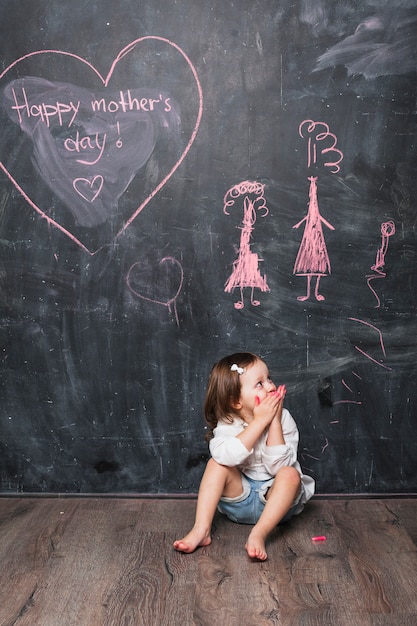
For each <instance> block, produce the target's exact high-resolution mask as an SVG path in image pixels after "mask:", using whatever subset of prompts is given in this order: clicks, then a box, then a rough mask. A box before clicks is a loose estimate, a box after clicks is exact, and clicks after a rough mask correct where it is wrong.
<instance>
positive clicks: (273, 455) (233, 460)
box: [209, 409, 315, 504]
mask: <svg viewBox="0 0 417 626" xmlns="http://www.w3.org/2000/svg"><path fill="white" fill-rule="evenodd" d="M281 424H282V433H283V436H284V440H285V444H284V445H278V446H267V445H266V440H267V437H268V429H266V430H265V432H264V433H263V434H262V435H261V437H260V438H259V439H258V441H257V442H256V444H255V446H254V447H253V448H252V450H248V449H247V448H246V447H245V446H244V444H243V443H242V442H241V441H240V439H238V438H237V435H239V434H240V433H241V432H242V431H243V430H244V429H245V428H246V427H247V424H246V422H245V421H244V420H242V419H241V418H240V417H236V418H234V419H233V421H232V422H226V421H225V420H219V422H218V423H217V427H216V428H215V429H214V431H213V435H214V436H213V439H211V440H210V443H209V447H210V453H211V456H212V457H213V459H214V460H215V461H217V463H219V464H220V465H226V466H228V467H235V466H236V467H238V468H239V470H240V471H241V472H242V473H243V474H245V475H246V476H248V477H249V478H252V479H253V480H268V479H269V478H272V477H274V476H275V475H276V474H277V472H278V470H279V469H280V467H284V466H289V465H290V466H292V467H295V468H296V469H297V470H298V472H299V473H300V476H301V480H302V483H303V485H304V496H303V499H302V503H303V504H305V503H306V502H307V501H308V500H309V499H310V498H311V496H312V495H313V494H314V486H315V482H314V480H313V478H311V476H307V475H305V474H303V473H302V470H301V466H300V464H299V462H298V460H297V450H298V441H299V433H298V428H297V424H296V423H295V421H294V419H293V417H292V415H291V413H290V412H289V411H288V410H287V409H283V410H282V417H281Z"/></svg>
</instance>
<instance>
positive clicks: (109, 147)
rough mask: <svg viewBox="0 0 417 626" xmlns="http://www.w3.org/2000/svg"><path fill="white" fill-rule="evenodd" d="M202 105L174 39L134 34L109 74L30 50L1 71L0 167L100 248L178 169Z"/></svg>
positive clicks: (57, 219) (88, 247)
mask: <svg viewBox="0 0 417 626" xmlns="http://www.w3.org/2000/svg"><path fill="white" fill-rule="evenodd" d="M63 78H64V79H65V81H66V82H63V81H62V79H63ZM202 110H203V96H202V90H201V85H200V81H199V78H198V75H197V72H196V70H195V68H194V66H193V64H192V63H191V61H190V59H189V58H188V57H187V55H186V54H185V53H184V52H183V50H181V48H180V47H179V46H177V45H176V44H175V43H173V42H172V41H169V40H168V39H164V38H162V37H153V36H149V37H142V38H140V39H137V40H135V41H133V42H132V43H131V44H129V45H128V46H126V47H125V48H123V50H121V52H120V53H119V54H118V55H117V57H116V58H115V59H114V60H113V61H112V63H111V66H110V70H109V72H108V74H107V75H104V74H102V73H100V71H99V70H98V69H97V68H96V67H95V66H94V65H93V64H91V63H90V62H89V61H87V60H85V59H83V58H81V57H80V56H77V55H76V54H72V53H69V52H63V51H60V50H41V51H37V52H32V53H30V54H27V55H26V56H23V57H21V58H19V59H17V60H16V61H14V62H13V63H12V64H11V65H9V66H8V67H7V68H6V69H5V70H4V71H3V72H2V73H1V74H0V124H1V128H2V134H1V137H0V169H2V170H3V172H4V173H5V174H6V175H7V176H8V178H9V179H10V180H11V182H12V183H13V184H14V185H15V187H16V188H17V189H18V190H19V192H20V193H21V194H22V196H23V197H24V198H25V200H26V201H27V202H28V203H29V205H30V206H31V207H32V208H33V209H34V210H35V211H36V212H37V213H38V214H39V215H40V216H41V217H43V218H44V219H46V220H47V222H48V223H49V224H51V225H53V226H55V227H56V228H57V229H59V230H60V231H61V232H62V233H64V234H65V235H67V236H68V237H69V238H70V239H71V240H72V241H73V242H74V243H76V244H77V245H78V246H80V247H81V248H82V249H84V250H85V251H86V252H88V253H90V254H95V253H96V252H98V250H100V249H101V248H102V247H103V245H105V244H107V243H109V242H110V241H111V240H113V239H114V238H117V237H119V236H120V235H121V234H122V233H124V232H125V231H126V229H127V228H128V227H129V225H130V224H132V222H133V221H134V220H135V218H136V217H137V216H138V215H139V213H141V211H142V210H143V209H144V208H145V206H146V205H148V204H149V203H150V201H151V200H152V199H153V198H154V196H155V195H156V194H157V193H158V192H159V191H160V190H161V189H162V187H163V186H164V185H165V184H166V183H167V182H168V180H169V179H170V178H171V177H172V175H173V174H174V173H175V172H176V170H177V169H178V167H179V166H180V165H181V163H182V162H183V160H184V159H185V157H186V156H187V154H188V152H189V150H190V148H191V146H192V144H193V142H194V140H195V138H196V135H197V132H198V129H199V126H200V121H201V116H202ZM51 192H52V194H51Z"/></svg>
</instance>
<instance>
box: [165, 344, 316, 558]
mask: <svg viewBox="0 0 417 626" xmlns="http://www.w3.org/2000/svg"><path fill="white" fill-rule="evenodd" d="M284 397H285V386H284V385H280V386H279V387H278V388H277V387H276V386H275V385H274V383H273V382H272V380H271V379H270V378H269V371H268V368H267V366H266V364H265V363H264V362H263V361H262V360H261V359H260V358H259V357H257V356H256V355H254V354H251V353H249V352H242V353H237V354H232V355H231V356H227V357H225V358H223V359H222V360H221V361H219V362H218V363H216V364H215V365H214V367H213V369H212V371H211V374H210V378H209V383H208V388H207V394H206V399H205V403H204V415H205V418H206V421H207V423H208V425H209V428H210V431H209V434H208V438H209V446H210V453H211V457H212V458H211V459H210V460H209V461H208V463H207V467H206V470H205V472H204V475H203V478H202V481H201V485H200V489H199V492H198V500H197V509H196V516H195V523H194V526H193V528H192V529H191V530H190V532H189V533H188V534H187V535H186V536H185V537H183V539H178V540H177V541H175V542H174V548H175V549H176V550H179V551H180V552H193V551H194V550H195V549H196V548H198V547H199V546H208V545H209V544H210V543H211V524H212V521H213V517H214V514H215V512H216V508H218V510H219V511H220V512H221V513H224V514H225V515H227V517H228V518H229V519H231V520H232V521H234V522H239V523H241V524H253V525H254V526H253V528H252V530H251V532H250V534H249V537H248V540H247V542H246V545H245V548H246V551H247V553H248V555H249V556H250V557H251V558H256V559H259V560H261V561H264V560H265V559H266V558H267V553H266V549H265V540H266V538H267V536H268V534H269V533H270V532H271V531H272V530H273V529H274V528H275V526H276V525H277V524H279V523H283V522H286V521H288V520H289V519H290V518H291V517H292V516H293V515H298V513H301V511H302V510H303V508H304V504H305V503H306V502H307V501H308V500H309V499H310V498H311V496H312V495H313V493H314V480H313V479H312V478H310V477H309V476H305V475H303V474H302V472H301V467H300V465H299V463H298V461H297V447H298V429H297V426H296V424H295V422H294V420H293V418H292V417H291V414H290V413H289V411H287V409H284V408H283V404H284Z"/></svg>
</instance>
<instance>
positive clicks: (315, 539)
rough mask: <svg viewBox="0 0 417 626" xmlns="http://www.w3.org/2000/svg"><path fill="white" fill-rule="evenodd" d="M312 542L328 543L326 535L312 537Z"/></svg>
mask: <svg viewBox="0 0 417 626" xmlns="http://www.w3.org/2000/svg"><path fill="white" fill-rule="evenodd" d="M311 541H326V537H325V536H324V535H318V536H317V537H312V538H311Z"/></svg>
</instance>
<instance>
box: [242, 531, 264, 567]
mask: <svg viewBox="0 0 417 626" xmlns="http://www.w3.org/2000/svg"><path fill="white" fill-rule="evenodd" d="M245 548H246V552H247V553H248V555H249V556H250V558H251V559H259V561H266V559H267V558H268V555H267V553H266V550H265V541H264V540H263V538H262V537H261V536H260V535H256V534H254V533H251V534H250V535H249V537H248V540H247V542H246V544H245Z"/></svg>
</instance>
